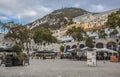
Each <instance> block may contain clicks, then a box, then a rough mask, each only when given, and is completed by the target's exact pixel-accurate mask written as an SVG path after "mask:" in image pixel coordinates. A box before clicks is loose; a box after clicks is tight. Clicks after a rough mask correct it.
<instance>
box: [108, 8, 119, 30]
mask: <svg viewBox="0 0 120 77" xmlns="http://www.w3.org/2000/svg"><path fill="white" fill-rule="evenodd" d="M107 25H108V26H109V27H110V28H113V29H114V28H116V26H118V27H119V28H120V9H119V10H118V11H116V12H113V13H112V14H110V15H109V16H108V21H107Z"/></svg>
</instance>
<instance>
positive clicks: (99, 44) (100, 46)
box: [96, 43, 104, 48]
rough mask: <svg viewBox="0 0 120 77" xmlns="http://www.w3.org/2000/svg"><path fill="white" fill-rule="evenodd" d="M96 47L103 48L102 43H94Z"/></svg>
mask: <svg viewBox="0 0 120 77" xmlns="http://www.w3.org/2000/svg"><path fill="white" fill-rule="evenodd" d="M96 48H104V45H103V43H97V44H96Z"/></svg>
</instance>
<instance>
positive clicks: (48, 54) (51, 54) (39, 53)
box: [33, 50, 57, 59]
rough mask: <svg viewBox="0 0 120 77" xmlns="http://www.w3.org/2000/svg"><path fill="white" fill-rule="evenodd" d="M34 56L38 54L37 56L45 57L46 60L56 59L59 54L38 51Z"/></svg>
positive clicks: (50, 51)
mask: <svg viewBox="0 0 120 77" xmlns="http://www.w3.org/2000/svg"><path fill="white" fill-rule="evenodd" d="M33 54H36V56H39V57H43V59H46V58H51V59H55V57H56V56H57V53H56V52H54V51H52V50H43V51H36V52H34V53H33Z"/></svg>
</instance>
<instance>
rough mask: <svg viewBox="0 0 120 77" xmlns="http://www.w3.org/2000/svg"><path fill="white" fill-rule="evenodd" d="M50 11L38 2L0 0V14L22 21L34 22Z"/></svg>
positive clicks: (32, 0)
mask: <svg viewBox="0 0 120 77" xmlns="http://www.w3.org/2000/svg"><path fill="white" fill-rule="evenodd" d="M51 11H52V9H51V8H49V7H45V6H43V5H41V4H40V1H39V0H36V1H35V0H31V1H30V0H24V1H21V0H0V14H3V15H5V16H6V17H11V18H15V19H21V20H23V21H28V22H31V21H34V20H35V19H36V18H41V17H42V16H44V15H46V14H48V13H50V12H51ZM1 19H3V17H2V18H1Z"/></svg>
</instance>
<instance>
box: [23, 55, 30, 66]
mask: <svg viewBox="0 0 120 77" xmlns="http://www.w3.org/2000/svg"><path fill="white" fill-rule="evenodd" d="M29 59H30V58H29V55H28V54H25V55H24V65H25V64H26V63H27V64H28V65H30V62H29Z"/></svg>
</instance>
